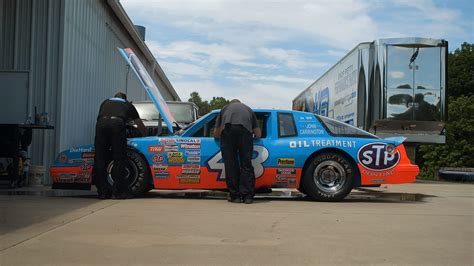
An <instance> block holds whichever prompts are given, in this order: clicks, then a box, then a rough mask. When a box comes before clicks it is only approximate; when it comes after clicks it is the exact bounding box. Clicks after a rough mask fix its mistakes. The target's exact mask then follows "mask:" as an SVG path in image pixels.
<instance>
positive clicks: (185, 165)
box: [181, 164, 201, 169]
mask: <svg viewBox="0 0 474 266" xmlns="http://www.w3.org/2000/svg"><path fill="white" fill-rule="evenodd" d="M181 168H183V169H201V166H200V165H199V164H183V166H181Z"/></svg>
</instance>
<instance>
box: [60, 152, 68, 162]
mask: <svg viewBox="0 0 474 266" xmlns="http://www.w3.org/2000/svg"><path fill="white" fill-rule="evenodd" d="M67 160H68V157H67V155H66V154H64V153H61V154H60V155H59V157H58V162H60V163H65V162H67Z"/></svg>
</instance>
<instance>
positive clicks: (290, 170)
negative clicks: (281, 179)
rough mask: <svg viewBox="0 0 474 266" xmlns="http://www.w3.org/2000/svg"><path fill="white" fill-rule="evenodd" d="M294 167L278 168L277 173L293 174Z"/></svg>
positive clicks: (294, 171)
mask: <svg viewBox="0 0 474 266" xmlns="http://www.w3.org/2000/svg"><path fill="white" fill-rule="evenodd" d="M295 174H296V169H295V168H278V169H277V175H295Z"/></svg>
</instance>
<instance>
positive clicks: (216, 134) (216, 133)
mask: <svg viewBox="0 0 474 266" xmlns="http://www.w3.org/2000/svg"><path fill="white" fill-rule="evenodd" d="M220 137H221V127H215V128H214V138H220Z"/></svg>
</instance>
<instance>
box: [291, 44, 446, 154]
mask: <svg viewBox="0 0 474 266" xmlns="http://www.w3.org/2000/svg"><path fill="white" fill-rule="evenodd" d="M447 55H448V42H447V41H445V40H436V39H427V38H391V39H379V40H375V41H373V42H366V43H360V44H359V45H357V46H356V47H355V48H354V49H352V50H351V51H350V52H349V53H348V54H347V55H346V56H344V57H343V58H342V59H341V60H340V61H339V62H337V63H336V64H335V65H334V66H333V67H331V68H330V69H329V70H328V71H327V72H326V73H324V74H323V75H322V76H321V77H320V78H319V79H317V80H316V81H315V82H314V83H313V84H311V85H310V86H309V87H308V88H306V89H305V90H304V91H303V92H301V93H300V94H299V95H298V96H297V97H296V98H295V99H294V100H293V110H301V111H307V112H312V113H315V114H319V115H323V116H328V117H331V118H335V119H337V120H340V121H344V122H346V123H349V124H352V125H355V126H357V127H359V128H363V129H365V130H367V131H370V132H372V133H374V134H376V135H378V136H379V137H383V138H385V137H393V136H405V137H407V141H406V142H407V143H409V144H415V145H416V144H419V143H445V141H446V139H445V135H444V126H445V123H444V121H446V119H447V117H446V115H447V113H446V110H447V108H446V98H445V95H446V77H447V64H446V63H447Z"/></svg>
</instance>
